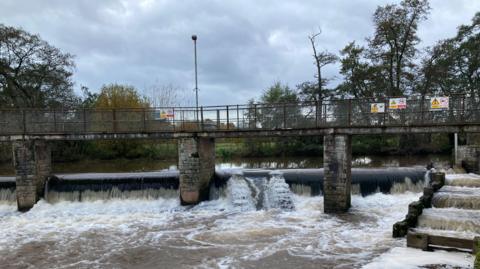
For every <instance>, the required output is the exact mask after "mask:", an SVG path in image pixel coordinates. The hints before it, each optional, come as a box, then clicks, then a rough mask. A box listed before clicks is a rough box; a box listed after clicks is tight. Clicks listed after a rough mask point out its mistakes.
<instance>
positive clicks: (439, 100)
mask: <svg viewBox="0 0 480 269" xmlns="http://www.w3.org/2000/svg"><path fill="white" fill-rule="evenodd" d="M448 105H449V100H448V97H432V98H431V99H430V109H431V110H439V109H448Z"/></svg>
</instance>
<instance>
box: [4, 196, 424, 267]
mask: <svg viewBox="0 0 480 269" xmlns="http://www.w3.org/2000/svg"><path fill="white" fill-rule="evenodd" d="M419 195H420V193H404V194H395V195H386V194H381V193H377V194H374V195H371V196H367V197H361V196H353V199H352V204H353V207H352V209H351V210H350V212H349V213H348V214H344V215H338V216H332V215H326V214H323V213H322V211H323V199H322V197H321V196H316V197H307V196H299V195H294V197H293V200H294V203H295V208H296V209H295V210H294V211H290V212H285V211H280V210H258V211H246V212H242V211H237V210H236V209H235V208H233V207H232V206H231V204H230V203H229V199H228V197H221V198H220V199H218V200H213V201H208V202H204V203H202V204H200V205H198V206H195V207H193V208H186V207H181V206H179V202H178V199H176V198H170V199H158V200H141V199H139V200H110V201H93V202H59V203H55V204H48V203H46V202H45V201H40V202H39V203H38V204H37V205H36V206H35V207H34V208H33V209H32V210H30V211H29V212H27V213H24V214H21V213H18V212H16V208H15V205H7V204H3V205H0V227H2V233H1V234H0V264H1V268H357V267H360V266H362V265H364V264H366V263H368V262H370V261H371V260H372V259H374V258H375V257H377V256H379V255H380V254H381V253H384V252H386V251H388V250H389V249H391V248H393V247H397V246H403V245H404V244H405V243H404V240H403V239H393V238H391V227H392V225H393V223H394V222H396V221H398V220H399V219H401V218H402V217H403V216H404V215H405V214H406V211H407V205H408V203H410V202H411V201H414V200H415V199H417V198H418V196H419Z"/></svg>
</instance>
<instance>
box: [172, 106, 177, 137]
mask: <svg viewBox="0 0 480 269" xmlns="http://www.w3.org/2000/svg"><path fill="white" fill-rule="evenodd" d="M172 114H173V117H172V123H173V132H175V125H176V124H175V114H176V112H175V108H174V107H173V108H172Z"/></svg>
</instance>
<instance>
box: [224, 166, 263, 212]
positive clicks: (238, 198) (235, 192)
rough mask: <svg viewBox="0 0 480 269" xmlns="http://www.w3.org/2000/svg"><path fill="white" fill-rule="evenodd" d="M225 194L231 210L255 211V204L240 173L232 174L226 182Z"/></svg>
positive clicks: (250, 191)
mask: <svg viewBox="0 0 480 269" xmlns="http://www.w3.org/2000/svg"><path fill="white" fill-rule="evenodd" d="M227 193H228V198H229V200H230V203H231V205H232V206H233V208H235V209H236V210H239V211H250V210H255V209H256V206H255V202H254V200H253V198H252V190H251V189H250V187H249V185H248V183H247V181H246V179H245V177H244V176H243V174H242V173H241V172H237V173H235V174H233V175H232V176H231V177H230V179H229V180H228V182H227Z"/></svg>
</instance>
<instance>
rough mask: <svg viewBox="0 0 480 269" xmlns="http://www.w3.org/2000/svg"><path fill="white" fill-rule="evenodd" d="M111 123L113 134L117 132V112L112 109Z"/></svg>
mask: <svg viewBox="0 0 480 269" xmlns="http://www.w3.org/2000/svg"><path fill="white" fill-rule="evenodd" d="M112 117H113V119H112V121H113V132H114V133H116V132H117V112H116V110H115V108H114V109H112Z"/></svg>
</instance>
